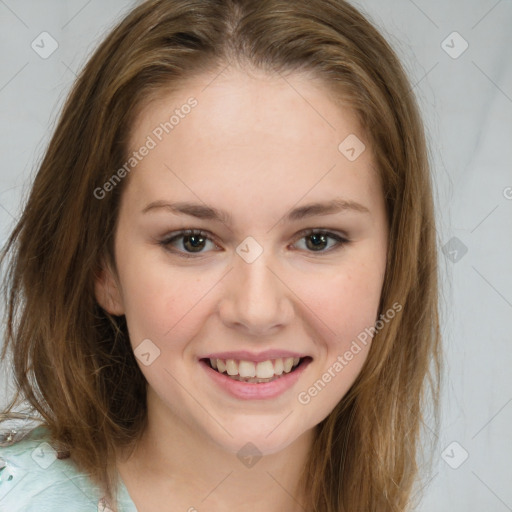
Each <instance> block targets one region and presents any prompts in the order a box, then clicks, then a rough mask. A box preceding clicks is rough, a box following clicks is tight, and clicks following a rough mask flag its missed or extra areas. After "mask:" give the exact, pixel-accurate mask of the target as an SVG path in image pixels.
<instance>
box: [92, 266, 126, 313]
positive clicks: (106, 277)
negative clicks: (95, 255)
mask: <svg viewBox="0 0 512 512" xmlns="http://www.w3.org/2000/svg"><path fill="white" fill-rule="evenodd" d="M94 292H95V296H96V300H97V301H98V304H99V305H100V306H101V307H102V308H103V309H104V310H105V311H107V312H108V313H110V314H111V315H115V316H121V315H124V304H123V299H122V294H121V289H120V285H119V283H118V281H117V279H116V277H115V275H114V272H113V271H112V269H111V268H110V266H109V265H107V264H106V263H105V262H104V261H102V263H101V268H100V269H99V270H98V272H97V273H96V276H95V280H94Z"/></svg>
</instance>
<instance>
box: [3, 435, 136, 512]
mask: <svg viewBox="0 0 512 512" xmlns="http://www.w3.org/2000/svg"><path fill="white" fill-rule="evenodd" d="M49 440H50V438H49V432H48V430H47V428H46V427H44V426H38V427H37V428H35V429H32V430H31V431H30V433H29V434H28V435H25V437H22V438H21V439H20V440H18V441H16V436H14V438H13V441H11V442H3V443H2V444H1V445H0V512H61V511H62V512H64V511H65V512H69V511H72V512H109V511H110V509H109V508H107V507H105V505H104V502H103V501H102V497H103V495H102V493H101V490H100V489H99V487H97V486H96V485H95V484H94V483H93V482H92V481H91V479H90V478H89V476H88V475H87V474H84V473H82V472H80V471H79V470H78V468H77V467H76V465H75V464H74V463H73V461H72V460H71V459H70V458H66V459H58V458H57V457H56V455H57V454H56V451H55V450H54V449H53V448H52V447H51V446H50V444H49ZM119 483H120V486H119V497H118V499H119V501H118V506H119V512H137V509H136V507H135V505H134V503H133V501H132V500H131V498H130V496H129V494H128V491H127V489H126V487H125V486H124V484H123V482H122V480H121V478H120V477H119Z"/></svg>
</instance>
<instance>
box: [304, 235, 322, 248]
mask: <svg viewBox="0 0 512 512" xmlns="http://www.w3.org/2000/svg"><path fill="white" fill-rule="evenodd" d="M308 238H309V239H310V240H313V248H318V247H319V246H320V245H321V244H325V235H321V234H316V233H314V234H312V235H309V237H308Z"/></svg>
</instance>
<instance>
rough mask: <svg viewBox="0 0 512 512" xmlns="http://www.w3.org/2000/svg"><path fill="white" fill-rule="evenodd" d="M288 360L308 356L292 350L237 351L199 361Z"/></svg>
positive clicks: (204, 357)
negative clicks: (288, 358) (287, 358)
mask: <svg viewBox="0 0 512 512" xmlns="http://www.w3.org/2000/svg"><path fill="white" fill-rule="evenodd" d="M280 357H281V358H286V357H299V358H303V357H307V354H303V353H300V352H292V351H291V350H278V349H273V350H265V351H263V352H258V353H257V354H256V353H254V352H249V351H247V350H237V351H230V352H212V353H211V354H207V355H205V356H203V357H200V358H199V359H224V360H225V359H235V360H239V361H254V362H256V363H257V362H261V361H268V360H269V359H278V358H280Z"/></svg>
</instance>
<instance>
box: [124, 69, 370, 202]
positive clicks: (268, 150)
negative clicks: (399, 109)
mask: <svg viewBox="0 0 512 512" xmlns="http://www.w3.org/2000/svg"><path fill="white" fill-rule="evenodd" d="M191 98H193V99H194V102H195V106H194V107H193V108H189V106H188V105H190V104H192V103H191V101H190V99H191ZM172 117H174V119H171V118H172ZM354 135H355V136H356V137H357V138H358V139H360V140H365V134H364V133H363V132H362V130H361V127H360V124H359V122H358V120H357V117H356V115H355V114H354V112H353V111H352V109H351V108H350V107H349V106H348V105H346V106H342V105H340V103H338V102H336V103H335V102H334V101H333V98H332V96H331V95H330V93H329V90H328V89H327V88H325V87H323V86H322V83H321V82H320V81H319V80H312V79H311V77H309V76H307V75H301V74H293V75H287V76H280V75H267V74H264V73H259V74H256V75H255V74H248V73H245V72H243V71H238V70H232V69H230V70H228V71H225V72H224V73H221V74H220V75H214V74H209V75H201V76H199V77H195V78H194V79H191V80H190V81H188V82H187V83H186V84H185V85H183V87H181V88H180V89H179V90H177V91H175V92H173V93H170V94H167V95H165V96H163V97H161V98H160V99H159V100H158V101H154V102H153V103H151V104H149V105H148V106H146V107H145V108H143V109H142V110H141V113H140V115H139V116H138V118H137V120H136V122H135V124H134V127H133V129H132V133H131V140H130V145H131V148H132V150H136V149H137V148H138V147H140V146H141V145H143V144H144V142H145V141H147V140H148V137H150V138H151V139H152V140H153V142H154V148H153V149H151V151H150V152H149V154H148V155H147V156H145V157H144V158H143V159H142V160H141V161H140V163H139V164H138V165H137V168H136V170H135V172H133V173H132V174H131V175H130V180H131V181H133V182H134V183H136V184H137V186H136V187H135V188H136V190H137V192H138V196H140V197H141V198H142V196H144V200H147V201H149V200H155V199H165V197H161V196H165V195H167V196H171V197H170V198H171V199H172V198H174V197H175V196H176V195H179V196H180V199H182V196H183V195H187V196H188V197H189V198H190V199H196V200H197V198H198V197H199V198H206V197H207V196H209V197H211V198H212V199H215V195H214V194H215V192H217V193H218V194H221V196H220V199H223V200H228V199H229V200H231V201H232V202H233V203H235V202H238V203H240V204H241V205H243V204H244V203H243V197H244V195H247V194H249V193H250V194H251V195H255V196H259V197H260V198H268V199H269V201H274V200H275V199H276V198H278V197H279V198H281V199H283V200H284V201H285V202H293V203H296V202H297V201H299V200H300V198H301V196H305V195H306V194H307V195H308V196H309V197H308V199H319V198H321V196H322V195H323V194H325V193H326V192H329V191H332V188H333V187H334V188H338V189H345V190H347V191H351V192H352V194H356V195H357V194H359V195H360V196H362V195H365V194H368V193H372V192H373V193H375V192H376V189H375V186H376V183H375V182H376V180H375V176H376V173H375V171H374V170H373V168H372V165H373V163H372V157H371V151H364V153H362V154H361V156H360V157H359V158H358V159H357V160H355V161H349V160H348V159H347V158H346V156H344V155H343V154H342V152H340V149H339V145H340V143H342V141H344V140H345V139H346V138H347V137H349V136H354ZM366 142H367V141H366ZM373 189H375V190H373ZM340 191H341V192H343V190H340ZM315 194H316V195H317V197H313V196H314V195H315ZM331 195H332V194H331ZM338 195H339V194H338ZM157 196H158V197H157ZM194 196H196V197H194ZM318 196H320V197H318ZM333 197H334V196H333ZM217 199H219V198H217ZM351 199H353V200H357V198H355V197H352V198H351ZM359 199H361V197H360V198H359ZM141 200H142V199H141ZM260 206H261V205H260Z"/></svg>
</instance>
